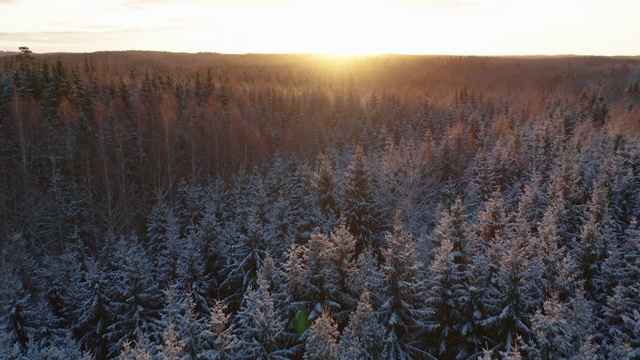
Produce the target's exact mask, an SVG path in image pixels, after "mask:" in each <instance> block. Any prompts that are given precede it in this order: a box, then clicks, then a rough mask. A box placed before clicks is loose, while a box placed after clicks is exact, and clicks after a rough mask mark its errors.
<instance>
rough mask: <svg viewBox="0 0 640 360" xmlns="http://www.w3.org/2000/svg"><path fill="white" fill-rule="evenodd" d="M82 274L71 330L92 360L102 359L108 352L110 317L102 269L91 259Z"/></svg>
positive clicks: (107, 291)
mask: <svg viewBox="0 0 640 360" xmlns="http://www.w3.org/2000/svg"><path fill="white" fill-rule="evenodd" d="M86 267H87V269H86V271H85V272H84V273H83V275H82V280H81V281H80V283H79V284H78V285H77V286H76V287H75V289H77V293H76V296H75V297H76V300H77V307H76V308H75V309H73V310H72V311H71V314H72V318H73V326H72V329H73V331H74V334H75V336H76V338H77V339H78V340H79V343H80V345H81V346H82V347H83V348H84V349H87V350H88V351H90V352H91V354H93V355H94V356H95V357H96V358H105V357H106V356H107V351H108V347H109V346H108V345H109V342H108V339H107V338H106V335H107V333H108V327H109V324H110V321H111V319H112V317H113V316H114V315H115V314H113V313H111V310H112V309H111V307H110V304H111V301H112V299H111V297H110V296H112V295H113V294H111V293H110V292H109V287H108V284H107V279H106V274H105V269H104V267H103V266H102V264H101V263H99V262H96V261H95V260H93V259H88V260H87V262H86Z"/></svg>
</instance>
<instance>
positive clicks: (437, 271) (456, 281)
mask: <svg viewBox="0 0 640 360" xmlns="http://www.w3.org/2000/svg"><path fill="white" fill-rule="evenodd" d="M462 211H463V208H462V202H461V201H460V200H457V201H456V202H455V203H454V204H453V205H452V207H451V211H450V213H449V214H447V215H445V216H444V217H443V218H442V220H441V221H440V224H439V225H438V227H437V228H436V239H435V241H436V243H439V247H438V248H437V249H436V250H435V258H434V260H433V262H432V263H431V265H430V266H429V272H430V275H431V278H430V280H431V286H430V287H429V289H428V291H427V294H428V295H427V304H428V305H429V306H430V307H431V308H432V309H433V315H432V317H431V319H432V321H433V322H434V323H435V324H436V325H437V329H436V330H435V332H434V334H433V335H432V336H433V338H434V342H435V343H436V346H435V347H436V349H437V351H436V354H437V355H438V357H439V358H453V357H455V358H464V357H468V356H469V355H471V354H473V353H475V352H476V351H477V350H479V349H476V348H477V347H479V345H481V341H480V339H479V334H474V333H473V332H474V331H473V330H475V329H474V324H473V313H472V312H470V310H472V309H474V307H475V305H474V304H471V303H470V302H469V301H470V300H471V297H470V294H469V288H468V284H469V283H470V280H471V269H470V266H469V265H470V261H471V256H470V254H469V239H470V230H469V229H468V226H467V224H466V219H465V218H464V215H463V213H462Z"/></svg>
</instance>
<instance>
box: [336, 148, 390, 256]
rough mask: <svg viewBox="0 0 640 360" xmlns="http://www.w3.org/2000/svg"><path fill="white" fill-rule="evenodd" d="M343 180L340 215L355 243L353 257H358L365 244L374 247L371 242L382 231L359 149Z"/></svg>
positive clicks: (365, 163)
mask: <svg viewBox="0 0 640 360" xmlns="http://www.w3.org/2000/svg"><path fill="white" fill-rule="evenodd" d="M346 176H347V183H346V184H345V185H344V189H343V203H344V205H343V210H342V214H343V215H344V217H345V219H346V221H347V227H348V228H349V232H351V234H352V235H353V236H354V237H355V239H356V254H359V253H360V252H361V251H362V249H363V248H364V246H365V243H366V242H367V241H371V242H372V243H373V244H374V245H376V246H377V244H376V242H374V241H375V240H377V235H378V232H379V231H380V229H381V227H382V223H381V219H380V216H381V214H380V212H379V209H378V207H377V204H376V202H375V201H376V199H375V198H374V192H373V187H374V184H373V179H372V176H371V173H370V170H369V167H368V166H367V162H366V158H365V154H364V150H363V149H362V147H357V148H356V151H355V154H354V155H353V159H352V161H351V164H350V165H349V168H348V170H347V174H346Z"/></svg>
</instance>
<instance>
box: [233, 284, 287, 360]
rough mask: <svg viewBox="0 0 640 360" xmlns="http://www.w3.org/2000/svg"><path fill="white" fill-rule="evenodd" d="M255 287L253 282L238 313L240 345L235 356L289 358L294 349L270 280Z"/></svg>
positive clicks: (261, 358) (240, 357) (236, 317)
mask: <svg viewBox="0 0 640 360" xmlns="http://www.w3.org/2000/svg"><path fill="white" fill-rule="evenodd" d="M257 286H258V287H257V288H256V289H255V290H254V289H253V287H252V286H250V287H249V288H248V289H247V291H246V293H245V295H244V298H243V300H242V306H241V307H240V311H239V312H238V313H237V314H236V316H235V323H236V324H238V326H237V328H236V335H237V336H238V342H239V343H238V348H237V351H236V352H235V353H234V354H233V356H232V357H233V358H238V359H260V360H265V359H287V358H288V357H290V356H291V355H292V352H291V351H290V350H289V349H287V347H286V342H287V334H286V333H285V322H284V321H283V320H282V318H281V317H280V316H279V314H278V310H277V309H276V308H275V305H274V301H273V298H272V297H271V293H270V291H269V285H268V284H267V282H266V280H264V279H262V280H260V281H259V282H258V284H257Z"/></svg>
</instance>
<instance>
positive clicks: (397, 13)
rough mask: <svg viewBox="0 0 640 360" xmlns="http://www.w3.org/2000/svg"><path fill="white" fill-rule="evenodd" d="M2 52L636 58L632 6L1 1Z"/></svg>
mask: <svg viewBox="0 0 640 360" xmlns="http://www.w3.org/2000/svg"><path fill="white" fill-rule="evenodd" d="M0 14H2V16H1V17H2V21H0V50H4V51H17V50H18V47H19V46H29V47H30V48H31V50H32V51H34V52H36V53H43V52H93V51H100V50H162V51H175V52H219V53H322V54H348V55H369V54H390V53H394V54H449V55H557V54H577V55H640V21H638V19H637V15H638V14H640V1H636V0H607V1H602V0H599V1H596V0H535V1H534V0H395V1H392V0H366V1H356V0H322V1H311V0H235V1H234V0H214V1H206V0H59V1H55V2H51V1H48V0H46V1H45V0H0Z"/></svg>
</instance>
